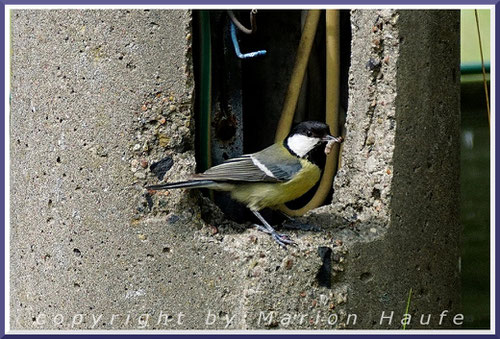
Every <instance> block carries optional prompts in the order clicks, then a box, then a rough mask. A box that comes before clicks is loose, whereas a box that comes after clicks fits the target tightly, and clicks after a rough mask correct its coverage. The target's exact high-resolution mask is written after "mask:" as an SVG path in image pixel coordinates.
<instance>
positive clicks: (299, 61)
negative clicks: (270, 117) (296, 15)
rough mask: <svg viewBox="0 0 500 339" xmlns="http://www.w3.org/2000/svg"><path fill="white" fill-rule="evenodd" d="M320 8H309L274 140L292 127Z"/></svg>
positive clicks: (282, 138) (285, 134)
mask: <svg viewBox="0 0 500 339" xmlns="http://www.w3.org/2000/svg"><path fill="white" fill-rule="evenodd" d="M320 15H321V10H317V9H314V10H309V12H308V13H307V17H306V22H305V24H304V30H303V31H302V37H301V38H300V43H299V47H298V48H297V55H296V57H295V64H294V66H293V72H292V78H291V79H290V83H289V84H288V90H287V93H286V96H285V102H284V103H283V110H282V111H281V118H280V121H279V122H278V127H277V129H276V136H275V141H276V142H278V141H282V140H284V139H285V138H286V136H287V135H288V132H289V131H290V128H291V127H292V122H293V116H294V114H295V108H296V107H297V101H298V100H299V94H300V89H301V88H302V83H303V80H304V75H305V74H306V69H307V62H308V60H309V55H310V54H311V48H312V45H313V42H314V37H315V36H316V28H317V27H318V21H319V17H320Z"/></svg>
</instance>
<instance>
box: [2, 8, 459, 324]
mask: <svg viewBox="0 0 500 339" xmlns="http://www.w3.org/2000/svg"><path fill="white" fill-rule="evenodd" d="M351 14H352V17H351V23H352V30H353V31H352V33H353V40H352V60H351V63H352V64H351V70H350V78H349V82H350V84H349V86H350V95H349V97H350V99H349V111H348V118H347V123H346V128H347V135H346V141H345V144H344V150H343V158H342V162H343V167H342V168H341V170H340V171H339V173H338V175H337V178H336V180H335V193H334V197H333V202H332V204H331V205H328V206H324V207H321V208H319V209H317V210H315V211H313V212H311V213H310V214H309V216H308V221H309V222H311V223H316V224H317V225H318V226H320V227H322V228H323V231H322V232H317V233H314V232H312V233H311V232H301V231H297V232H290V235H291V236H292V237H293V238H294V239H296V240H297V242H298V244H299V246H298V247H297V248H291V249H290V250H289V251H283V250H282V249H280V248H278V246H276V244H275V243H273V242H272V240H271V239H270V238H269V237H268V236H266V235H264V234H261V233H259V232H257V231H256V230H254V229H252V228H247V227H246V226H244V225H237V224H235V223H232V222H230V221H227V220H226V219H225V218H224V217H223V215H222V214H221V213H220V212H219V211H218V209H217V208H216V207H215V206H214V205H213V204H212V203H211V202H209V201H208V200H207V199H205V198H201V197H200V195H199V193H198V192H194V191H193V192H189V191H183V190H178V191H171V192H169V193H164V194H158V195H155V196H153V197H150V196H148V195H145V192H144V190H143V187H144V186H145V185H146V184H147V183H156V182H158V181H159V179H158V177H157V176H159V177H163V175H164V174H165V171H166V170H167V169H168V167H169V166H170V165H172V167H171V168H170V170H168V171H167V172H166V173H167V174H166V179H168V180H169V181H174V180H179V179H182V178H183V177H184V176H186V175H187V174H189V173H192V172H193V171H194V170H195V160H194V152H193V150H194V138H193V135H194V133H193V123H194V118H193V106H192V100H193V86H194V83H193V73H192V71H193V70H192V61H191V16H190V12H188V11H173V10H150V11H147V10H131V11H127V10H100V11H97V10H57V11H43V10H38V11H36V10H30V11H25V10H15V11H12V13H11V18H12V21H11V22H12V24H11V29H12V34H11V37H12V59H11V61H12V66H11V69H12V73H11V74H12V75H11V97H12V102H11V113H10V114H11V115H10V117H11V131H10V132H11V137H10V142H11V147H10V151H11V172H10V174H11V182H10V183H11V225H10V241H11V243H10V246H11V252H10V269H11V271H10V273H11V276H10V293H11V300H10V309H11V319H10V326H11V328H12V329H142V328H143V329H160V330H171V329H221V328H229V329H267V328H276V329H279V328H281V329H333V328H343V327H347V328H401V324H400V321H401V318H402V315H403V313H404V311H405V307H406V300H407V296H408V292H409V289H410V288H411V289H412V290H413V297H412V302H411V306H410V309H409V313H411V314H412V315H413V319H412V323H411V326H409V327H411V328H419V327H425V328H445V327H446V328H448V327H453V328H455V327H456V326H455V325H453V324H452V320H453V317H454V315H455V314H456V313H458V312H459V285H458V282H459V276H458V275H459V271H458V270H459V266H458V261H459V258H458V256H459V234H460V226H459V224H458V196H459V195H458V194H459V192H458V187H459V186H458V170H459V168H458V150H459V143H458V142H459V138H458V137H459V133H458V132H459V76H458V75H459V73H458V72H459V45H458V42H459V37H458V34H459V26H458V23H459V12H458V11H393V10H382V11H374V10H373V11H372V10H356V11H353V12H352V13H351ZM153 164H157V165H156V167H154V169H153V170H152V169H151V168H150V166H151V165H153ZM162 168H163V170H161V169H162ZM445 310H447V311H448V314H447V316H445V317H443V322H442V324H441V325H440V324H439V321H440V314H441V313H442V312H443V311H445ZM391 311H394V315H393V318H392V323H391V324H390V325H388V318H385V319H383V320H384V321H383V323H382V324H380V318H381V316H382V315H385V316H390V314H391V313H390V312H391ZM382 312H384V314H383V313H382ZM421 314H425V315H427V314H431V320H430V323H429V325H419V324H418V322H419V321H420V315H421ZM355 318H356V319H355ZM426 318H427V317H425V319H424V320H426ZM354 320H356V322H355V323H354Z"/></svg>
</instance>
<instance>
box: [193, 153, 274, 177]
mask: <svg viewBox="0 0 500 339" xmlns="http://www.w3.org/2000/svg"><path fill="white" fill-rule="evenodd" d="M195 178H197V179H199V178H200V179H207V180H214V181H243V182H279V181H280V179H277V178H275V177H272V176H269V175H267V174H266V173H265V172H264V171H262V170H261V169H260V168H259V167H258V166H257V165H255V163H254V161H253V160H252V158H251V157H250V155H243V156H241V157H238V158H233V159H229V160H227V161H225V162H223V163H222V164H220V165H217V166H214V167H211V168H209V169H208V170H206V171H205V172H203V173H200V174H197V175H196V176H195Z"/></svg>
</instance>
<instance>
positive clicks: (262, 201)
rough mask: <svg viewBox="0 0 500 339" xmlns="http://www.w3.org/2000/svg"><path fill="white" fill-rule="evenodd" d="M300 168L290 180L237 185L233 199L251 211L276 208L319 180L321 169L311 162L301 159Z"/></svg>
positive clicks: (305, 190)
mask: <svg viewBox="0 0 500 339" xmlns="http://www.w3.org/2000/svg"><path fill="white" fill-rule="evenodd" d="M300 162H301V164H302V170H301V171H299V173H298V174H297V175H295V176H294V177H293V178H292V179H291V180H289V181H286V182H280V183H248V184H241V185H237V186H236V187H235V188H234V189H233V190H232V192H231V196H232V197H233V199H235V200H237V201H239V202H241V203H243V204H245V205H247V207H248V208H250V209H251V210H253V211H258V210H261V209H263V208H276V207H277V206H279V205H281V204H284V203H285V202H288V201H292V200H295V199H297V198H298V197H300V196H302V195H303V194H305V193H306V192H307V191H309V190H310V189H311V188H312V187H313V186H314V185H315V184H316V183H317V182H318V180H319V178H320V176H321V170H320V169H319V167H318V166H316V165H314V164H313V163H311V162H309V161H307V160H305V159H301V160H300Z"/></svg>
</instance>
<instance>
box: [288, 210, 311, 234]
mask: <svg viewBox="0 0 500 339" xmlns="http://www.w3.org/2000/svg"><path fill="white" fill-rule="evenodd" d="M280 212H281V214H282V215H283V216H284V217H285V218H286V219H287V220H285V221H284V222H283V223H282V224H281V226H282V227H284V228H287V229H292V230H297V229H298V230H301V231H312V232H319V231H321V228H319V227H317V226H315V225H311V224H306V223H303V222H300V221H298V220H296V219H294V218H292V217H291V216H289V215H288V214H286V213H284V212H282V211H280Z"/></svg>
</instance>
